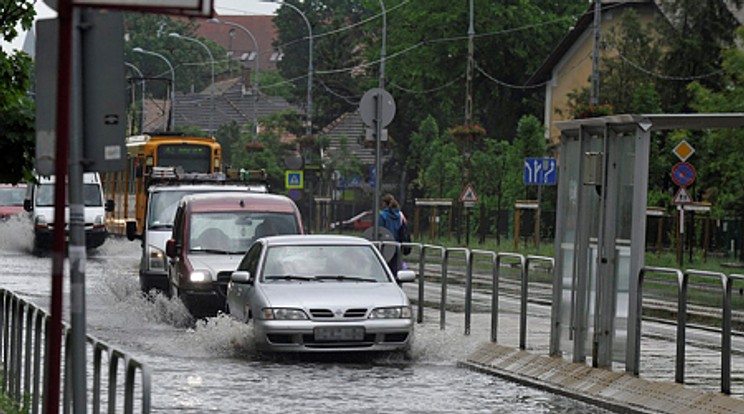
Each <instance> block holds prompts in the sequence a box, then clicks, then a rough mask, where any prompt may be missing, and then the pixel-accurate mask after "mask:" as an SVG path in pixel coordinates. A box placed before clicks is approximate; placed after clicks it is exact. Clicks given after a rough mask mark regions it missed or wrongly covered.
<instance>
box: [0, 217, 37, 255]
mask: <svg viewBox="0 0 744 414" xmlns="http://www.w3.org/2000/svg"><path fill="white" fill-rule="evenodd" d="M33 244H34V231H33V226H32V225H31V221H30V220H29V219H28V216H27V215H25V214H19V215H16V216H12V217H10V218H9V219H8V220H5V221H0V251H5V252H8V253H24V254H28V253H30V252H31V250H32V248H33Z"/></svg>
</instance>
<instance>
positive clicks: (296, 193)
mask: <svg viewBox="0 0 744 414" xmlns="http://www.w3.org/2000/svg"><path fill="white" fill-rule="evenodd" d="M289 198H291V199H292V200H294V201H300V199H301V198H302V191H300V190H298V189H296V188H293V189H291V190H289Z"/></svg>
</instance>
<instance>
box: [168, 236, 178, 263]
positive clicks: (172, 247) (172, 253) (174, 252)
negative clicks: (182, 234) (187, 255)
mask: <svg viewBox="0 0 744 414" xmlns="http://www.w3.org/2000/svg"><path fill="white" fill-rule="evenodd" d="M178 250H179V249H178V245H177V244H176V241H175V240H173V239H170V240H168V241H167V242H165V255H166V256H168V257H170V258H171V259H174V258H175V257H176V256H178Z"/></svg>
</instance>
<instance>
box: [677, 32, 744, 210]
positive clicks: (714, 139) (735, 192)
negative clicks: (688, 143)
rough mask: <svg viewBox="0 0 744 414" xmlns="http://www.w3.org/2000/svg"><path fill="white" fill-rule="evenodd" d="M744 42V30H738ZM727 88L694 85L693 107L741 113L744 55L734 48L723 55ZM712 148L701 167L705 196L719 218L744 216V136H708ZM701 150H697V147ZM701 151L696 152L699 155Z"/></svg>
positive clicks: (736, 132) (729, 132) (722, 132)
mask: <svg viewBox="0 0 744 414" xmlns="http://www.w3.org/2000/svg"><path fill="white" fill-rule="evenodd" d="M738 35H739V38H740V39H741V40H743V41H744V29H742V28H740V29H739V30H738ZM722 63H723V68H724V70H725V73H724V75H723V83H724V87H723V88H722V89H720V90H719V91H716V90H713V89H711V88H709V87H706V86H704V85H703V84H702V83H701V82H693V83H692V84H690V85H689V87H688V90H689V92H690V94H691V96H692V97H693V98H694V99H693V101H692V104H691V107H692V108H693V109H695V110H697V111H700V112H739V111H741V108H742V107H744V87H743V86H742V81H744V51H742V50H741V49H739V48H738V47H735V46H734V47H732V48H730V49H728V50H726V51H725V53H724V54H723V62H722ZM707 141H708V145H707V148H706V150H705V152H704V153H703V155H704V156H705V162H703V163H700V166H699V170H700V171H699V179H700V181H701V182H704V183H705V184H704V190H703V192H704V194H705V196H706V197H707V199H708V201H711V202H713V211H714V214H715V215H716V216H718V217H724V216H732V215H733V216H738V217H742V216H744V181H742V179H741V174H740V171H742V169H744V161H742V158H741V154H742V151H744V132H742V131H741V130H740V129H734V128H726V129H718V130H712V131H710V132H709V134H708V136H707ZM696 150H697V146H696ZM697 152H698V151H696V154H697Z"/></svg>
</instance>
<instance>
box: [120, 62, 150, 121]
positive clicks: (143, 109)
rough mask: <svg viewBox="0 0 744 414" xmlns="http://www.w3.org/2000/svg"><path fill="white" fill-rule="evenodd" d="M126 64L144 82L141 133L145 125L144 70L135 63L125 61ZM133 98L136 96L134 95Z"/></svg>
mask: <svg viewBox="0 0 744 414" xmlns="http://www.w3.org/2000/svg"><path fill="white" fill-rule="evenodd" d="M124 64H125V65H127V66H128V67H130V68H132V70H134V71H135V72H136V73H137V76H139V77H140V81H141V82H142V90H141V93H142V97H141V98H142V100H141V102H142V108H141V110H140V127H139V132H140V134H141V133H142V130H143V128H144V127H145V77H144V76H142V71H140V70H139V68H138V67H137V66H134V65H133V64H131V63H129V62H124ZM132 98H134V96H133V97H132Z"/></svg>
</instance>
